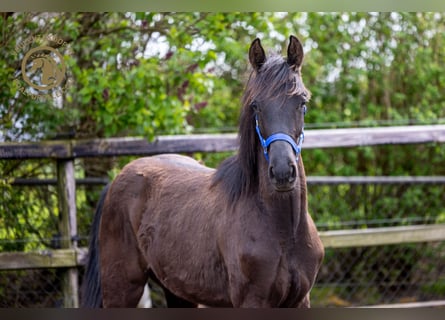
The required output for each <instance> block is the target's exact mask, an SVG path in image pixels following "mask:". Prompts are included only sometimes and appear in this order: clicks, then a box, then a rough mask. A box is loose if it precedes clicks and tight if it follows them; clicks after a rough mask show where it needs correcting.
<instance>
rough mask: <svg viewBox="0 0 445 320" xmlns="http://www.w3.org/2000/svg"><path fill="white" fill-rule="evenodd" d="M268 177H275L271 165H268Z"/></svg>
mask: <svg viewBox="0 0 445 320" xmlns="http://www.w3.org/2000/svg"><path fill="white" fill-rule="evenodd" d="M269 178H270V179H275V173H274V172H273V166H270V167H269Z"/></svg>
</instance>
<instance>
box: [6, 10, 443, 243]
mask: <svg viewBox="0 0 445 320" xmlns="http://www.w3.org/2000/svg"><path fill="white" fill-rule="evenodd" d="M443 18H444V17H443V14H442V13H341V12H339V13H271V12H269V13H267V12H266V13H237V12H231V13H194V12H186V13H152V12H149V13H142V12H141V13H52V14H48V13H35V14H31V13H15V14H13V15H8V14H2V15H1V17H0V42H1V44H2V51H1V53H0V61H1V65H2V66H3V67H2V68H0V86H1V88H2V89H3V88H5V89H4V90H1V91H0V118H1V120H0V128H1V131H0V132H1V133H0V140H2V141H22V140H39V139H49V138H53V137H56V136H59V135H60V134H65V133H70V134H73V135H74V138H91V137H98V138H100V137H114V136H144V137H146V138H147V139H153V137H155V136H156V135H161V134H177V133H192V132H225V131H235V130H236V126H237V122H238V116H239V109H240V96H241V94H242V91H243V87H244V82H245V80H246V77H247V74H248V73H247V72H248V59H247V50H248V47H249V45H250V43H251V41H252V40H253V39H254V38H255V37H260V38H261V39H262V41H263V43H264V46H265V47H266V48H267V51H268V52H270V51H278V52H282V53H283V54H285V48H286V44H287V39H288V36H289V35H290V34H295V35H297V36H298V37H299V38H300V39H301V40H302V42H303V43H304V47H305V52H306V56H305V60H304V65H303V79H304V81H305V84H306V86H307V87H308V88H309V89H310V90H311V91H312V100H311V101H310V103H309V112H308V114H307V118H306V123H307V124H306V127H307V128H308V129H311V128H318V127H327V128H335V127H345V126H346V127H349V126H363V125H366V126H377V125H386V124H418V123H437V122H443V121H444V118H445V102H444V99H443V96H442V92H441V88H444V87H445V73H444V72H443V66H442V64H443V61H445V57H444V52H445V51H444V46H445V30H444V28H445V26H444V24H443V23H441V21H442V20H443ZM48 33H52V34H55V35H57V36H58V37H61V38H63V39H64V40H65V41H66V42H67V43H68V46H67V48H64V49H62V48H59V50H60V51H61V52H62V53H63V55H64V61H65V62H66V64H67V74H66V80H67V83H66V91H65V92H64V94H63V96H62V98H61V99H59V100H58V101H53V100H52V99H46V100H43V101H39V100H33V99H30V97H29V96H26V95H25V94H23V93H20V92H19V91H18V89H17V86H16V85H15V84H14V83H15V82H14V79H19V80H20V77H21V75H20V63H21V60H22V59H23V56H24V54H25V52H26V48H23V50H18V51H17V50H15V49H16V46H17V45H19V44H21V43H22V42H23V41H25V40H26V39H28V38H29V37H31V36H33V35H39V34H40V35H44V34H48ZM228 155H229V154H219V155H203V154H196V155H195V157H196V158H198V159H199V160H201V161H203V162H204V163H206V164H208V165H211V166H217V165H218V163H219V162H220V161H221V160H222V159H223V158H225V157H227V156H228ZM444 157H445V149H444V147H443V145H423V146H383V147H372V148H371V147H363V148H356V149H331V150H304V152H303V158H304V160H305V167H306V172H307V174H308V175H444V174H445V172H444V170H445V167H444V166H443V165H442V162H443V158H444ZM128 160H129V159H127V158H122V159H117V160H112V161H105V160H99V161H96V162H95V163H93V162H92V160H90V159H85V160H81V161H79V162H78V163H77V164H76V171H77V174H78V175H79V176H107V175H110V176H113V175H115V174H116V173H117V172H119V170H120V168H121V167H122V166H123V165H124V164H125V163H126V162H127V161H128ZM28 163H29V162H20V161H17V162H14V163H12V162H6V161H2V162H0V171H1V176H2V178H6V179H10V178H12V177H27V176H29V177H35V176H48V177H53V176H55V172H54V171H55V168H54V165H53V164H51V163H46V162H45V163H40V162H35V163H34V165H33V166H31V167H32V168H33V169H32V170H31V169H30V166H29V165H28ZM0 188H1V192H2V196H3V198H4V199H5V201H3V202H2V204H1V205H2V209H1V212H0V220H1V219H3V222H4V221H8V222H5V224H2V225H3V226H8V227H3V228H2V229H0V232H1V236H2V237H12V238H21V237H22V238H28V237H30V236H33V235H35V234H39V236H40V237H43V238H46V237H48V236H51V232H53V231H54V230H53V231H49V230H50V229H51V228H53V227H54V226H55V224H54V223H46V224H45V223H44V222H43V221H44V219H46V218H45V217H53V218H52V219H53V220H54V218H55V217H56V216H57V209H56V208H55V206H54V203H53V201H54V200H51V204H50V205H49V206H48V204H47V203H46V202H47V200H45V199H44V198H45V197H48V195H44V194H45V192H48V193H49V194H51V193H52V192H53V191H52V190H50V189H48V190H45V191H40V192H37V191H35V190H34V191H28V189H27V190H26V191H25V190H24V189H18V188H17V187H11V186H10V185H9V184H8V183H7V182H2V185H0ZM93 189H94V188H86V189H85V190H82V191H80V192H79V199H78V207H79V208H78V210H79V215H80V220H81V221H83V222H82V224H84V223H88V221H89V219H90V217H91V212H92V206H93V203H94V202H95V200H96V199H97V194H98V191H99V189H100V188H95V189H94V190H93ZM40 190H42V189H40ZM309 191H310V192H309V194H310V199H309V205H310V209H311V211H312V212H313V213H314V215H315V217H316V220H317V222H319V223H322V224H327V225H330V226H333V225H334V224H335V223H336V222H339V221H343V220H363V219H371V218H384V217H407V216H410V215H416V214H417V215H419V214H420V215H429V216H431V217H437V218H438V219H439V217H442V218H441V219H443V216H444V214H445V213H444V210H443V202H444V200H445V199H444V194H445V193H444V192H443V188H442V189H441V188H440V186H437V187H434V188H432V189H428V190H427V189H426V187H425V188H424V187H419V188H417V187H410V188H406V186H404V187H400V188H389V187H383V186H368V187H354V186H338V187H329V186H321V187H315V186H313V187H310V190H309ZM27 192H29V194H28V195H27ZM425 193H426V194H427V195H425ZM51 197H52V196H51ZM350 197H352V198H353V199H356V201H349V202H348V201H344V199H345V198H347V199H349V198H350ZM8 199H9V200H8ZM24 199H28V200H27V201H25V200H24ZM45 201H46V202H45ZM402 201H403V204H401V202H402ZM27 203H30V204H32V205H25V204H27ZM42 208H44V209H42ZM424 208H427V209H426V210H422V209H424ZM19 212H20V214H23V215H24V216H23V217H22V218H20V214H19ZM25 212H26V213H27V214H25ZM38 213H39V217H40V218H39V219H40V220H38V219H37V220H36V218H34V216H36V215H37V214H38ZM40 213H44V214H40ZM8 219H9V220H8ZM17 219H18V220H17ZM33 219H34V220H33ZM19 220H20V221H19ZM50 220H51V219H50ZM25 221H26V222H27V224H28V226H26V224H25ZM51 221H52V220H51ZM16 224H17V225H19V226H23V228H22V230H23V232H22V231H14V234H11V233H10V231H8V230H9V229H8V228H11V230H12V228H13V227H14V226H15V225H16ZM31 224H33V225H36V226H37V227H36V228H35V229H33V230H32V229H30V228H29V225H31ZM20 228H21V227H20ZM20 228H19V229H20ZM80 228H81V232H82V233H87V229H88V227H84V226H81V227H80ZM37 229H38V231H36V230H37ZM44 229H48V230H47V231H42V230H44ZM11 232H12V231H11Z"/></svg>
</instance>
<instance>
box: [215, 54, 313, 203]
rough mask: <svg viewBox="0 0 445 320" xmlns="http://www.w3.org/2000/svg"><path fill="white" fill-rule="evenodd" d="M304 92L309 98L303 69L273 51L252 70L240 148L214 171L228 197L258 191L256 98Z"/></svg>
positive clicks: (245, 99) (246, 96)
mask: <svg viewBox="0 0 445 320" xmlns="http://www.w3.org/2000/svg"><path fill="white" fill-rule="evenodd" d="M280 94H281V95H282V96H283V98H284V97H285V95H288V96H292V95H303V96H305V98H306V99H307V100H309V98H310V92H309V91H308V90H307V89H306V88H305V86H304V84H303V81H302V79H301V75H300V70H296V71H295V70H294V69H293V68H292V66H289V64H288V63H287V62H286V60H285V59H284V58H283V57H281V56H279V55H278V54H274V55H272V56H271V57H269V58H268V59H267V60H266V61H265V63H264V64H263V65H262V66H261V68H260V70H259V71H258V72H257V71H255V70H252V71H251V72H250V76H249V78H248V81H247V84H246V87H245V90H244V94H243V96H242V99H241V101H242V109H241V114H240V120H239V130H238V140H239V149H238V152H237V154H236V155H235V156H232V157H230V158H228V159H226V160H224V161H223V162H222V163H221V164H220V166H219V167H218V169H217V170H216V172H215V175H214V177H213V181H212V185H216V184H222V186H223V189H224V190H225V191H226V193H227V195H228V198H229V201H231V203H235V202H236V201H237V200H238V199H239V198H240V197H242V196H249V195H252V194H255V193H256V192H258V188H259V168H258V167H259V164H258V160H259V157H258V155H259V154H260V153H261V154H262V147H261V145H260V142H259V140H258V137H257V135H256V131H255V112H254V109H253V108H252V107H251V104H252V102H253V101H254V100H255V99H257V100H270V99H273V98H276V97H277V96H279V95H280Z"/></svg>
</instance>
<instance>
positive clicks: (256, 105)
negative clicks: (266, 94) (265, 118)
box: [250, 101, 260, 112]
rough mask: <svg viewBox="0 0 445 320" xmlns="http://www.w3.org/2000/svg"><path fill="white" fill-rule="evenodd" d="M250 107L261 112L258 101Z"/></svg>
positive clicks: (253, 102)
mask: <svg viewBox="0 0 445 320" xmlns="http://www.w3.org/2000/svg"><path fill="white" fill-rule="evenodd" d="M250 106H251V107H252V109H253V110H255V111H256V112H258V111H260V107H259V106H258V103H257V102H256V101H252V103H251V104H250Z"/></svg>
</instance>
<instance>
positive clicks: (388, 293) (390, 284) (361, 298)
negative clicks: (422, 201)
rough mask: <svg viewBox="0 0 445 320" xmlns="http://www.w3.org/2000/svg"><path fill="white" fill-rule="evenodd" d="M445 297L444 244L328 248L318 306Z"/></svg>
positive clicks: (314, 297)
mask: <svg viewBox="0 0 445 320" xmlns="http://www.w3.org/2000/svg"><path fill="white" fill-rule="evenodd" d="M442 299H445V242H430V243H416V244H400V245H386V246H374V247H360V248H335V249H334V248H327V249H326V258H325V260H324V263H323V265H322V267H321V270H320V273H319V275H318V278H317V282H316V285H315V286H314V288H313V290H312V303H313V306H319V307H326V306H334V307H346V306H363V305H375V304H393V303H405V302H418V301H429V300H442Z"/></svg>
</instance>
